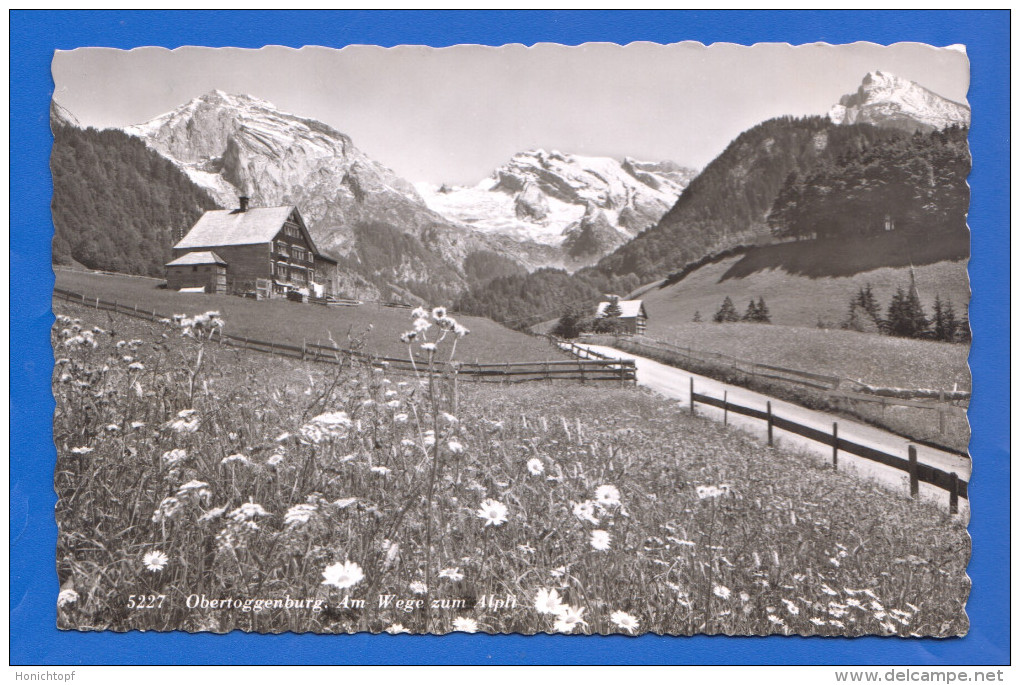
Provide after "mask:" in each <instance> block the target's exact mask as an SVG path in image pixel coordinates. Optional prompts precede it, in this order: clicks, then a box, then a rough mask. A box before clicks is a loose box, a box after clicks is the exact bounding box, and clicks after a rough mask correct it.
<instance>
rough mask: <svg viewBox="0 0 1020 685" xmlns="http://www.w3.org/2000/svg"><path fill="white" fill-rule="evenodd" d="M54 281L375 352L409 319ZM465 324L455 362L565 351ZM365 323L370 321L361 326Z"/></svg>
mask: <svg viewBox="0 0 1020 685" xmlns="http://www.w3.org/2000/svg"><path fill="white" fill-rule="evenodd" d="M55 273H56V287H58V288H64V289H66V290H70V291H72V292H75V293H81V294H84V295H85V296H86V297H93V298H95V297H98V298H100V299H103V300H107V301H110V302H114V301H115V302H118V303H120V304H126V305H128V306H131V305H138V306H139V307H141V308H144V309H148V310H153V311H156V312H159V313H161V314H168V315H169V314H185V315H188V316H194V315H195V314H200V313H202V312H205V311H209V310H215V311H219V312H220V313H221V314H222V315H223V318H224V319H225V320H226V322H227V326H226V327H225V328H224V332H225V333H230V334H231V335H237V336H247V337H249V338H255V339H260V340H268V341H273V342H282V343H289V344H292V345H301V344H302V343H303V342H304V341H308V342H311V343H314V342H318V343H320V344H324V345H325V344H328V340H329V336H332V337H333V340H334V341H336V343H337V344H338V345H340V346H341V347H346V346H347V345H348V341H349V337H351V338H357V339H359V340H361V341H362V342H363V343H364V345H365V349H366V350H369V351H371V352H372V353H373V354H376V355H379V356H382V357H406V356H407V345H404V344H403V343H401V342H400V340H399V336H400V334H401V333H403V332H404V331H406V330H407V329H408V327H409V326H410V320H409V318H408V316H409V310H405V309H394V308H391V307H383V306H381V305H377V304H369V303H366V304H363V305H361V306H359V307H328V308H327V307H322V306H319V305H311V304H298V303H295V302H289V301H287V300H269V301H266V302H257V301H255V300H249V299H245V298H241V297H234V296H230V295H203V294H189V293H179V292H176V291H173V290H166V289H165V288H160V287H158V286H159V285H160V284H161V283H162V281H160V280H157V279H153V278H144V277H138V276H123V275H110V274H100V273H94V272H85V271H70V270H66V269H58V270H56V272H55ZM459 319H460V321H461V323H463V324H464V325H465V326H467V327H468V328H469V329H470V330H471V335H469V336H467V337H465V338H464V339H463V340H462V341H461V342H460V344H459V345H458V347H457V359H459V360H460V361H463V362H474V361H479V362H493V363H495V362H507V361H509V362H528V361H547V360H553V359H569V356H568V355H566V354H565V353H564V352H563V351H562V350H559V349H558V348H556V347H554V346H552V345H550V344H549V343H548V342H547V341H545V340H543V339H541V338H536V337H533V336H529V335H525V334H523V333H520V332H518V331H513V330H510V329H508V328H505V327H503V326H501V325H499V324H497V323H495V322H494V321H492V320H490V319H485V318H480V317H474V316H464V317H459ZM369 327H371V329H369Z"/></svg>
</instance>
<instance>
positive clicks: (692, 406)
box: [691, 376, 694, 416]
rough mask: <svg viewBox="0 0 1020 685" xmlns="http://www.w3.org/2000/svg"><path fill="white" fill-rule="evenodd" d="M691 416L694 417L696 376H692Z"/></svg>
mask: <svg viewBox="0 0 1020 685" xmlns="http://www.w3.org/2000/svg"><path fill="white" fill-rule="evenodd" d="M691 416H694V376H691Z"/></svg>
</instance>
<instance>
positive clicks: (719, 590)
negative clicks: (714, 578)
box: [712, 585, 730, 599]
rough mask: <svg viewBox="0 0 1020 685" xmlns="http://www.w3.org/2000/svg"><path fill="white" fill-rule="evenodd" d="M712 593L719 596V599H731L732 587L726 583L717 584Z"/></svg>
mask: <svg viewBox="0 0 1020 685" xmlns="http://www.w3.org/2000/svg"><path fill="white" fill-rule="evenodd" d="M712 594H713V595H715V596H716V597H718V598H719V599H729V598H730V589H729V588H728V587H726V586H725V585H716V586H715V587H713V588H712Z"/></svg>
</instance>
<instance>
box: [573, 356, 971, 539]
mask: <svg viewBox="0 0 1020 685" xmlns="http://www.w3.org/2000/svg"><path fill="white" fill-rule="evenodd" d="M579 346H580V347H585V348H588V349H590V350H593V351H595V352H599V353H601V354H604V355H606V356H607V357H612V358H615V359H633V360H634V361H635V362H636V364H637V382H638V383H639V384H640V385H644V386H646V387H648V388H651V389H652V390H655V391H656V392H658V393H660V394H662V395H665V396H666V397H670V398H673V399H676V400H679V401H680V403H681V404H683V405H685V406H690V401H691V398H690V382H691V378H692V377H693V378H694V391H695V392H696V393H698V394H699V395H709V396H711V397H718V398H719V399H722V397H723V393H724V392H725V393H726V398H727V400H728V401H730V402H733V403H735V404H740V405H743V406H745V407H751V408H753V409H760V410H762V411H764V410H765V403H766V402H772V412H773V414H775V415H777V416H781V417H783V418H785V419H789V420H791V421H796V422H797V423H799V424H801V425H804V426H810V427H811V428H816V429H818V430H821V431H825V432H828V433H831V432H832V424H833V423H834V422H835V423H838V424H839V437H840V438H843V439H845V440H849V441H850V442H855V443H857V444H859V445H864V446H867V447H872V448H875V449H878V450H881V451H883V452H886V453H888V454H893V455H901V456H902V457H903V458H904V459H906V458H907V447H908V445H914V446H915V447H916V448H917V460H918V461H919V462H921V463H924V464H930V465H932V466H934V467H936V468H939V469H941V470H943V471H946V472H947V473H952V472H954V471H955V472H956V474H957V475H958V476H959V477H960V478H961V479H963V480H967V481H969V480H970V472H971V461H970V459H969V458H967V457H963V456H960V455H958V454H953V453H951V452H946V451H943V450H939V449H936V448H933V447H927V446H925V445H918V444H917V443H912V442H911V441H910V440H908V439H907V438H903V437H900V436H898V435H895V434H893V433H889V432H888V431H884V430H882V429H880V428H876V427H874V426H869V425H867V424H864V423H860V422H857V421H853V420H850V419H847V418H844V417H840V416H833V415H832V414H827V413H825V412H820V411H815V410H812V409H806V408H804V407H801V406H800V405H797V404H792V403H790V402H785V401H783V400H779V399H775V398H773V397H769V396H768V395H763V394H761V393H758V392H754V391H752V390H748V389H746V388H741V387H739V386H734V385H727V384H726V383H722V382H720V381H717V380H714V379H711V378H706V377H705V376H699V375H697V374H692V373H690V372H689V371H684V370H683V369H678V368H676V367H673V366H667V365H666V364H662V363H660V362H657V361H654V360H652V359H648V358H647V357H640V356H637V355H633V354H630V353H627V352H621V351H620V350H617V349H615V348H612V347H605V346H603V345H579ZM695 408H696V411H697V413H698V414H700V415H702V416H706V417H709V418H712V419H715V420H718V421H722V420H723V411H722V409H718V408H716V407H711V406H708V405H704V404H698V405H696V407H695ZM728 422H729V425H731V426H735V427H737V428H740V429H741V430H744V431H746V432H748V433H751V434H752V435H755V436H760V437H763V438H764V437H765V435H766V425H765V422H764V421H761V420H759V419H754V418H750V417H746V416H741V415H739V414H734V413H733V412H730V413H729V415H728ZM773 435H774V443H775V445H776V446H777V447H784V448H786V449H793V450H798V451H804V452H806V453H808V454H811V455H813V456H816V457H818V458H819V459H821V460H824V461H825V463H831V461H832V447H831V446H829V445H823V444H821V443H818V442H815V441H814V440H808V439H807V438H804V437H801V436H799V435H795V434H793V433H788V432H786V431H783V430H780V429H778V428H777V429H775V430H774V434H773ZM839 468H840V470H841V471H851V472H853V473H855V474H856V475H858V476H860V477H862V478H867V479H869V480H874V481H878V482H880V483H882V484H884V485H887V486H889V487H890V489H892V490H894V491H896V492H900V493H909V491H910V481H909V477H908V476H907V473H906V472H905V471H899V470H897V469H893V468H890V467H888V466H885V465H883V464H878V463H876V462H873V461H869V460H867V459H861V458H859V457H855V456H854V455H851V454H847V453H845V452H840V453H839ZM919 495H920V496H921V498H922V499H925V500H929V501H932V502H935V503H937V504H938V505H939V506H940V507H942V508H943V509H947V510H948V507H949V493H948V492H946V491H945V490H942V489H940V488H936V487H934V486H931V485H928V484H926V483H921V484H920V492H919ZM960 515H961V516H962V517H963V518H964V519H965V520H967V519H969V517H970V507H969V502H968V501H967V500H966V499H961V500H960Z"/></svg>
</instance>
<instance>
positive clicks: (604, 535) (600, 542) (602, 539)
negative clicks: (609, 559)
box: [590, 530, 612, 552]
mask: <svg viewBox="0 0 1020 685" xmlns="http://www.w3.org/2000/svg"><path fill="white" fill-rule="evenodd" d="M610 539H612V538H611V536H610V535H609V533H608V532H607V531H604V530H593V531H592V532H591V540H590V542H591V546H592V547H594V548H595V549H597V550H599V551H600V552H604V551H606V550H607V549H609V541H610Z"/></svg>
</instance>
